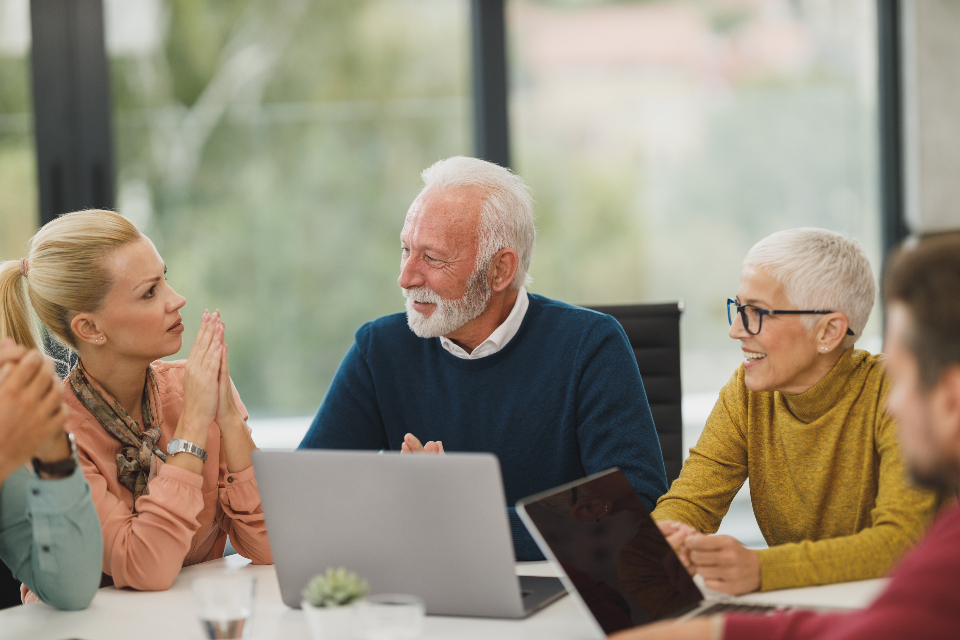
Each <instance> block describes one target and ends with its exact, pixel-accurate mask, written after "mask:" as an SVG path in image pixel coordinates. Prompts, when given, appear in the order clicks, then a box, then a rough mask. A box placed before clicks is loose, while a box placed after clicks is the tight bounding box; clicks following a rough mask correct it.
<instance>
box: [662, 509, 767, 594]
mask: <svg viewBox="0 0 960 640" xmlns="http://www.w3.org/2000/svg"><path fill="white" fill-rule="evenodd" d="M657 526H658V527H660V532H661V533H663V535H664V537H665V538H666V539H667V542H668V543H669V544H670V546H671V548H673V550H674V551H676V553H677V556H678V557H679V558H680V562H682V563H683V566H684V567H686V569H687V572H688V573H690V575H696V574H698V573H699V574H700V576H701V577H702V578H703V581H704V584H706V586H707V587H708V588H710V589H713V590H714V591H721V592H723V593H729V594H733V595H740V594H743V593H750V592H751V591H756V590H757V589H759V588H760V556H758V555H757V552H756V551H754V550H752V549H747V548H746V547H744V546H743V545H742V544H740V543H739V542H738V541H737V540H736V539H734V538H731V537H730V536H711V535H704V534H702V533H699V532H698V531H697V530H696V529H694V528H693V527H691V526H690V525H688V524H683V523H682V522H674V521H671V520H664V521H662V522H658V523H657Z"/></svg>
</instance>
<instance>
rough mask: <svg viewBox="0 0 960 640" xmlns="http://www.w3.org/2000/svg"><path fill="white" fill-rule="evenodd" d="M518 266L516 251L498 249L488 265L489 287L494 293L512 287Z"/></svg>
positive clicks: (518, 258) (518, 260) (518, 259)
mask: <svg viewBox="0 0 960 640" xmlns="http://www.w3.org/2000/svg"><path fill="white" fill-rule="evenodd" d="M519 265H520V257H519V256H518V255H517V252H516V250H514V249H510V248H509V247H508V248H506V249H500V251H497V253H496V254H494V256H493V260H492V261H491V263H490V280H491V282H490V286H492V287H493V290H494V291H496V292H498V293H499V292H500V291H504V290H506V289H509V288H510V286H511V285H513V278H514V277H515V276H516V275H517V267H518V266H519Z"/></svg>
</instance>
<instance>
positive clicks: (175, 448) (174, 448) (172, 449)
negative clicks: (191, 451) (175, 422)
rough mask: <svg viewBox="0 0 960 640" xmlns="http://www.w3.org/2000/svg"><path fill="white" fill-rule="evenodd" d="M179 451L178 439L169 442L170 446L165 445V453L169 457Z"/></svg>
mask: <svg viewBox="0 0 960 640" xmlns="http://www.w3.org/2000/svg"><path fill="white" fill-rule="evenodd" d="M179 449H180V438H174V439H173V440H171V441H170V444H168V445H167V453H169V454H170V455H173V454H175V453H176V452H177V451H178V450H179Z"/></svg>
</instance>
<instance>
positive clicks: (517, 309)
mask: <svg viewBox="0 0 960 640" xmlns="http://www.w3.org/2000/svg"><path fill="white" fill-rule="evenodd" d="M529 305H530V300H529V299H528V298H527V288H526V287H520V293H518V294H517V301H516V302H514V303H513V309H511V310H510V315H508V316H507V319H506V320H504V321H503V323H502V324H501V325H500V326H499V327H497V328H496V330H494V332H493V333H491V334H490V337H489V338H487V339H486V340H484V341H483V342H481V343H480V345H479V346H478V347H477V348H476V349H474V350H473V352H472V353H467V352H466V351H465V350H464V349H462V348H461V347H460V346H459V345H458V344H456V343H455V342H454V341H453V340H450V339H449V338H447V337H446V336H440V344H441V345H443V348H444V349H446V350H447V351H449V352H450V353H452V354H453V355H455V356H457V357H458V358H463V359H464V360H476V359H477V358H485V357H486V356H492V355H493V354H495V353H496V352H498V351H500V350H501V349H503V348H504V347H505V346H507V343H508V342H510V339H511V338H513V336H515V335H517V331H519V330H520V325H521V324H522V323H523V316H525V315H527V307H528V306H529Z"/></svg>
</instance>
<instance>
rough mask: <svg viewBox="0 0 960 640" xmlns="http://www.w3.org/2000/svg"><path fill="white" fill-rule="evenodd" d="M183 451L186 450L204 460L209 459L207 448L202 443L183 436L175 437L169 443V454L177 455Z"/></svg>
mask: <svg viewBox="0 0 960 640" xmlns="http://www.w3.org/2000/svg"><path fill="white" fill-rule="evenodd" d="M182 451H185V452H186V453H192V454H193V455H195V456H197V457H198V458H200V459H201V460H203V461H204V462H206V461H207V450H206V449H204V448H203V447H201V446H200V445H196V444H193V443H192V442H187V441H186V440H184V439H183V438H174V439H173V440H171V441H170V444H168V445H167V455H168V456H173V455H176V454H178V453H180V452H182Z"/></svg>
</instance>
